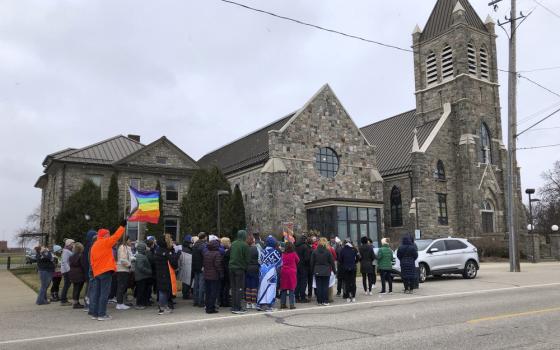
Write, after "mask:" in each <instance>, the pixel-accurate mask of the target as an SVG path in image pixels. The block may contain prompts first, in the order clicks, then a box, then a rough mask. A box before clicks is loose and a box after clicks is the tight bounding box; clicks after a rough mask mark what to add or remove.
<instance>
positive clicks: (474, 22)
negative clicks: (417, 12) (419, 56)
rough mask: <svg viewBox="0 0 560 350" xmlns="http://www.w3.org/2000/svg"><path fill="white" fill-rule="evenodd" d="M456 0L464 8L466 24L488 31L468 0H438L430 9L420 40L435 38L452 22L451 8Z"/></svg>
mask: <svg viewBox="0 0 560 350" xmlns="http://www.w3.org/2000/svg"><path fill="white" fill-rule="evenodd" d="M457 1H459V2H461V5H462V6H463V7H464V8H465V15H466V18H467V24H468V25H470V26H472V27H474V28H477V29H479V30H482V31H484V32H487V31H488V30H487V29H486V26H485V25H484V23H483V22H482V19H480V17H479V16H478V14H477V13H476V11H475V10H474V9H473V7H472V6H471V4H470V3H469V1H468V0H438V2H437V3H436V5H435V7H434V9H433V10H432V14H431V15H430V18H429V19H428V22H427V23H426V26H425V27H424V31H423V32H422V36H421V40H429V39H432V38H435V37H436V36H438V35H439V34H441V33H443V32H445V31H447V30H448V29H449V28H450V27H451V25H452V24H453V9H454V8H455V5H456V4H457Z"/></svg>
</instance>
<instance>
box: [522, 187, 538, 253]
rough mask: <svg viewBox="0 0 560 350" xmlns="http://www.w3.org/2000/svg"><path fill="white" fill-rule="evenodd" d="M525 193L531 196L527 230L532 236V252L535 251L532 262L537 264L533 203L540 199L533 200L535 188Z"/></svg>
mask: <svg viewBox="0 0 560 350" xmlns="http://www.w3.org/2000/svg"><path fill="white" fill-rule="evenodd" d="M525 193H527V194H528V195H529V225H527V230H528V231H529V235H530V236H531V245H532V248H533V249H532V250H533V257H532V262H533V263H535V262H536V258H535V238H534V237H533V233H534V230H535V225H534V222H533V202H539V201H540V199H537V198H531V195H532V194H534V193H535V189H534V188H528V189H526V190H525Z"/></svg>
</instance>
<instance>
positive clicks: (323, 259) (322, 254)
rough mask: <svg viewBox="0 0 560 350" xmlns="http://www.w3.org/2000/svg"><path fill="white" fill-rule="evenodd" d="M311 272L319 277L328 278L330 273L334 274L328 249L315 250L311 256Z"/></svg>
mask: <svg viewBox="0 0 560 350" xmlns="http://www.w3.org/2000/svg"><path fill="white" fill-rule="evenodd" d="M311 271H312V272H313V275H315V276H319V277H326V276H330V275H331V271H333V272H335V273H336V267H335V265H334V258H333V256H332V254H331V252H330V251H329V250H328V249H325V248H317V250H315V251H314V252H313V253H312V254H311Z"/></svg>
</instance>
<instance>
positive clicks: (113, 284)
mask: <svg viewBox="0 0 560 350" xmlns="http://www.w3.org/2000/svg"><path fill="white" fill-rule="evenodd" d="M117 286H118V283H117V274H116V273H114V274H113V276H112V277H111V289H110V292H109V299H113V298H115V297H116V296H117Z"/></svg>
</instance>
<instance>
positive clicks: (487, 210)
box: [480, 200, 494, 233]
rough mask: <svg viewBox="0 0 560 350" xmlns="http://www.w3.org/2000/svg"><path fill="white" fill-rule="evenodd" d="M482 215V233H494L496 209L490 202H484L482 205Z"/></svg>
mask: <svg viewBox="0 0 560 350" xmlns="http://www.w3.org/2000/svg"><path fill="white" fill-rule="evenodd" d="M480 214H481V216H482V232H484V233H492V232H494V208H493V207H492V204H491V203H490V202H489V201H487V200H484V201H482V204H481V205H480Z"/></svg>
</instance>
